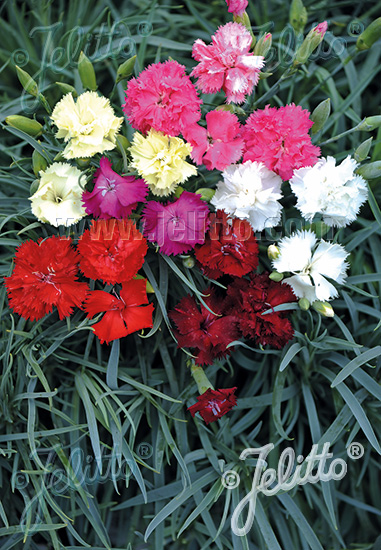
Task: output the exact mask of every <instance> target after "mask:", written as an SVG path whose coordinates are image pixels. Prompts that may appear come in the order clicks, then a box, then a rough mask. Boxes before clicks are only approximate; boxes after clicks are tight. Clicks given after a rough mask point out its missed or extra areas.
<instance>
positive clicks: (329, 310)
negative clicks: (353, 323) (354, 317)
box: [312, 300, 335, 317]
mask: <svg viewBox="0 0 381 550" xmlns="http://www.w3.org/2000/svg"><path fill="white" fill-rule="evenodd" d="M312 307H313V308H314V310H315V311H317V312H318V313H320V315H323V317H334V315H335V312H334V311H333V307H332V306H331V304H329V303H328V302H321V301H320V300H315V302H314V303H313V304H312Z"/></svg>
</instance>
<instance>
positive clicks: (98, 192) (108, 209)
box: [82, 157, 148, 220]
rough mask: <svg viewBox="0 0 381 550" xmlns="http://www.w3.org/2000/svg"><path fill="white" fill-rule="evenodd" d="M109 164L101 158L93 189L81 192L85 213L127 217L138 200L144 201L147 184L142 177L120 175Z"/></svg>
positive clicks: (106, 216) (100, 216)
mask: <svg viewBox="0 0 381 550" xmlns="http://www.w3.org/2000/svg"><path fill="white" fill-rule="evenodd" d="M111 166H112V164H111V162H110V160H109V159H108V158H107V157H102V158H101V160H100V162H99V168H98V170H97V171H96V172H95V174H94V180H95V186H94V189H93V190H92V191H91V192H90V191H85V192H84V193H83V195H82V202H83V203H84V206H85V209H86V212H87V214H93V216H95V217H96V218H103V219H106V220H109V219H110V218H127V216H128V215H129V214H131V212H132V211H133V210H135V208H136V207H137V206H138V203H139V202H143V201H145V198H146V195H147V193H148V186H147V184H146V182H145V181H144V180H142V179H136V178H134V177H133V176H125V177H123V176H120V175H119V174H117V173H116V172H114V170H112V168H111Z"/></svg>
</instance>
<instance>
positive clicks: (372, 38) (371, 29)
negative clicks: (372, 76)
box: [356, 17, 381, 51]
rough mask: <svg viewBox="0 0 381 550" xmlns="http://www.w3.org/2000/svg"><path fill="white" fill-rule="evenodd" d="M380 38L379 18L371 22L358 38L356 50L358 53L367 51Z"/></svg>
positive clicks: (380, 18)
mask: <svg viewBox="0 0 381 550" xmlns="http://www.w3.org/2000/svg"><path fill="white" fill-rule="evenodd" d="M379 38H381V17H379V18H378V19H376V20H375V21H373V22H372V23H371V24H370V25H369V26H368V27H367V28H366V29H365V30H364V31H363V32H362V33H361V34H360V36H359V37H358V39H357V42H356V48H357V49H358V50H360V51H362V50H369V48H370V47H371V46H373V44H374V43H375V42H377V40H378V39H379Z"/></svg>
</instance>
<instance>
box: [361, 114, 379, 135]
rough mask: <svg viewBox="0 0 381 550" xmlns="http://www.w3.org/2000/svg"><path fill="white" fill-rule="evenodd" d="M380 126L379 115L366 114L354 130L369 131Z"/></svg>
mask: <svg viewBox="0 0 381 550" xmlns="http://www.w3.org/2000/svg"><path fill="white" fill-rule="evenodd" d="M380 126H381V115H374V116H367V117H366V118H364V120H362V121H361V122H360V124H358V125H357V126H356V130H364V131H365V132H371V131H372V130H375V129H376V128H379V127H380Z"/></svg>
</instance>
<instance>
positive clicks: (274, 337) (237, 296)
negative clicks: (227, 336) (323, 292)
mask: <svg viewBox="0 0 381 550" xmlns="http://www.w3.org/2000/svg"><path fill="white" fill-rule="evenodd" d="M295 301H296V297H295V295H294V293H293V292H292V290H291V287H290V286H289V285H284V284H282V283H277V282H275V281H272V280H271V279H270V278H269V276H268V273H263V274H261V275H258V274H256V275H252V277H251V280H250V281H247V280H244V279H236V280H235V281H234V282H233V283H232V284H231V285H230V286H229V287H228V295H227V298H226V302H225V307H226V312H227V313H228V314H229V313H230V314H233V315H235V317H236V319H237V322H238V328H239V330H240V331H241V332H242V334H243V336H245V337H248V338H252V339H253V340H255V341H256V342H258V343H259V344H262V345H263V346H265V345H267V344H269V345H270V346H273V347H274V348H278V349H281V348H283V347H284V346H285V345H286V344H287V342H288V341H289V340H291V338H292V337H293V335H294V330H293V328H292V325H291V323H290V321H289V320H288V319H287V317H286V316H287V312H285V311H276V312H274V313H268V314H266V315H263V312H264V311H266V310H268V309H271V308H274V307H275V306H278V305H279V304H284V303H287V302H295Z"/></svg>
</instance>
